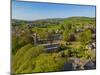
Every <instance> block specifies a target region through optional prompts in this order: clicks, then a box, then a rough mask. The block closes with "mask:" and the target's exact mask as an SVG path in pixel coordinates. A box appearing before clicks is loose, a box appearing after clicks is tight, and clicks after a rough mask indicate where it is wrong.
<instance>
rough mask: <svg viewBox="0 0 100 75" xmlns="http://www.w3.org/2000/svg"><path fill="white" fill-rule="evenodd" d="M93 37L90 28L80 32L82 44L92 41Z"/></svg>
mask: <svg viewBox="0 0 100 75" xmlns="http://www.w3.org/2000/svg"><path fill="white" fill-rule="evenodd" d="M91 38H92V33H91V31H90V30H86V31H84V32H81V33H80V34H79V41H80V42H81V44H82V45H85V44H86V43H88V42H89V41H91Z"/></svg>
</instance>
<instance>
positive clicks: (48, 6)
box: [12, 0, 96, 20]
mask: <svg viewBox="0 0 100 75" xmlns="http://www.w3.org/2000/svg"><path fill="white" fill-rule="evenodd" d="M95 13H96V12H95V6H89V5H72V4H54V3H38V2H24V1H23V2H21V1H15V0H13V1H12V19H21V20H39V19H47V18H67V17H74V16H84V17H95Z"/></svg>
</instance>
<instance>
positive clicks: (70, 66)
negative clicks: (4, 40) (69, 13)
mask: <svg viewBox="0 0 100 75" xmlns="http://www.w3.org/2000/svg"><path fill="white" fill-rule="evenodd" d="M95 20H96V19H95V18H89V17H69V18H55V19H43V20H36V21H24V20H15V19H13V20H12V25H11V28H12V60H11V61H12V66H11V67H12V74H18V73H37V72H53V71H71V70H88V69H95V68H96V23H95V22H96V21H95Z"/></svg>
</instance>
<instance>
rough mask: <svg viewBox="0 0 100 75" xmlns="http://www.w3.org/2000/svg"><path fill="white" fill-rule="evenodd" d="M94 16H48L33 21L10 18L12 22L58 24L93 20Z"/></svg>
mask: <svg viewBox="0 0 100 75" xmlns="http://www.w3.org/2000/svg"><path fill="white" fill-rule="evenodd" d="M95 20H96V18H95V17H81V16H80V17H68V18H49V19H41V20H34V21H27V20H18V19H12V23H20V22H25V23H27V24H31V25H33V26H34V25H35V26H36V25H37V26H38V25H41V24H42V25H51V24H52V25H59V24H62V23H63V22H64V21H66V22H75V23H76V22H77V23H78V22H92V21H95Z"/></svg>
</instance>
